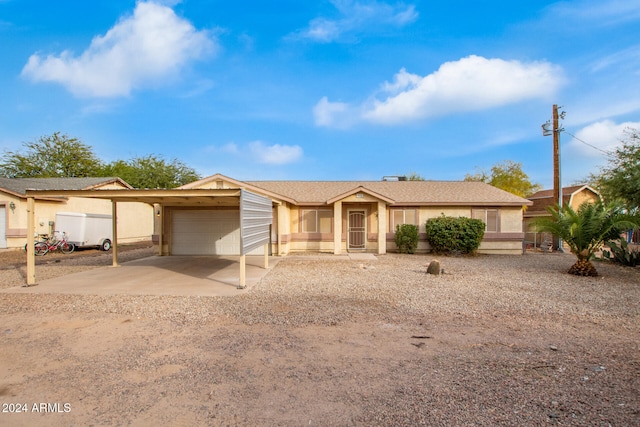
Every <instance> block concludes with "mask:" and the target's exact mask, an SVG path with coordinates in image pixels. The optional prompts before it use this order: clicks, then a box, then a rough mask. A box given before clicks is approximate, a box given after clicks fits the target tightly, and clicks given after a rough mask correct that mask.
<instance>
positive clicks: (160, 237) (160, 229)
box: [153, 204, 164, 256]
mask: <svg viewBox="0 0 640 427" xmlns="http://www.w3.org/2000/svg"><path fill="white" fill-rule="evenodd" d="M153 211H154V212H153V214H154V215H155V216H156V217H157V219H156V220H154V224H158V228H157V230H156V231H157V233H158V255H159V256H162V255H163V253H162V246H163V245H164V208H163V206H162V205H160V204H157V205H156V206H154V209H153ZM156 212H157V214H156Z"/></svg>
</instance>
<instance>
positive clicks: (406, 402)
mask: <svg viewBox="0 0 640 427" xmlns="http://www.w3.org/2000/svg"><path fill="white" fill-rule="evenodd" d="M152 253H153V252H152V248H151V247H150V246H149V245H144V244H140V245H133V246H131V247H128V248H125V247H122V249H121V257H120V259H121V262H126V260H130V259H135V258H137V257H144V256H149V255H151V254H152ZM12 257H13V258H12ZM20 257H21V258H20ZM47 257H50V258H47ZM16 259H17V261H16ZM433 259H434V256H432V255H413V256H411V255H404V256H403V255H396V254H387V255H384V256H379V257H377V260H375V261H371V262H362V261H353V260H336V259H334V258H333V257H331V256H323V257H289V258H284V259H283V260H281V261H280V262H279V263H278V264H277V265H276V266H275V267H274V268H273V269H272V271H270V272H269V273H268V274H267V276H265V278H264V279H263V280H262V281H261V282H260V283H258V285H256V286H255V287H254V288H253V289H251V290H250V291H249V292H248V293H246V294H243V295H240V296H237V297H225V298H219V297H160V296H126V295H122V296H108V297H107V296H90V295H89V296H87V295H82V296H81V295H53V294H49V295H47V294H7V293H1V292H0V319H1V321H2V329H1V330H0V333H2V335H3V339H2V341H1V344H0V360H1V361H2V363H1V364H0V402H1V403H2V405H3V407H2V409H3V412H2V413H0V425H18V426H19V425H25V426H27V425H29V426H32V425H52V424H64V425H112V424H120V425H157V424H158V423H168V424H171V425H183V424H184V425H249V426H253V425H291V426H298V425H318V426H319V425H322V426H327V425H329V426H331V425H341V426H342V425H354V426H371V425H398V426H404V425H407V426H415V425H436V426H437V425H442V426H449V425H507V426H516V425H518V426H519V425H575V426H585V425H589V426H601V425H602V426H608V425H612V426H631V425H640V344H639V343H640V321H639V320H640V309H639V308H640V269H638V268H635V269H634V268H624V267H619V266H616V265H613V264H608V263H596V264H595V265H596V268H598V271H599V272H600V277H597V278H586V277H575V276H570V275H568V274H566V273H565V272H566V270H568V268H569V267H570V266H571V264H572V263H573V262H574V257H573V256H571V255H568V254H540V253H528V254H526V255H524V256H478V257H469V258H466V257H441V258H439V259H440V261H441V264H442V267H443V268H444V270H445V272H444V274H443V275H441V276H431V275H427V274H426V273H425V272H426V265H427V264H428V263H429V262H430V261H431V260H433ZM25 262H26V261H25V255H24V252H17V253H9V252H3V253H0V288H7V287H10V286H20V285H21V284H23V283H24V263H25ZM110 262H111V259H110V255H109V254H104V253H100V252H97V251H85V252H80V253H78V254H72V255H71V256H70V255H60V256H56V257H55V258H54V257H51V256H50V255H47V256H45V257H42V258H39V259H38V260H37V266H36V268H37V275H38V277H39V278H41V279H45V278H51V277H56V276H60V275H64V274H69V273H71V272H76V271H79V270H82V269H88V268H96V267H99V266H104V265H109V264H110ZM41 403H45V405H44V408H45V409H50V410H45V411H40V410H38V409H41V408H43V407H42V405H40V404H41ZM47 404H49V405H48V406H47ZM11 405H13V406H11ZM18 405H20V408H21V409H20V410H21V411H22V409H26V411H22V412H20V413H17V411H16V408H17V407H18ZM34 405H35V406H34Z"/></svg>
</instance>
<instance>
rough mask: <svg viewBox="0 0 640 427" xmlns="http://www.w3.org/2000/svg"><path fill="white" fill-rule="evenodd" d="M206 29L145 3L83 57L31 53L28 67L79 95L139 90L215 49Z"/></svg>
mask: <svg viewBox="0 0 640 427" xmlns="http://www.w3.org/2000/svg"><path fill="white" fill-rule="evenodd" d="M215 47H216V44H215V42H214V41H213V40H212V38H211V37H210V35H209V34H208V33H207V32H206V31H197V30H196V29H195V28H194V27H193V25H191V23H190V22H188V21H186V20H185V19H183V18H180V17H178V16H177V15H176V14H175V13H174V11H173V10H172V9H170V8H169V7H166V6H163V5H160V4H157V3H153V2H140V3H138V4H137V5H136V8H135V10H134V12H133V15H132V16H128V17H125V18H122V19H121V20H120V21H119V22H118V23H116V24H115V25H114V26H113V27H112V28H111V29H110V30H109V31H108V32H107V33H106V34H105V35H104V36H96V37H95V38H94V39H93V40H92V41H91V45H90V46H89V48H88V49H87V50H85V51H84V52H83V53H82V54H81V55H80V56H77V57H76V56H74V55H73V54H72V53H71V52H69V51H64V52H62V53H61V54H60V55H58V56H56V55H48V56H47V57H41V56H40V55H39V54H34V55H31V57H30V58H29V61H28V62H27V64H26V65H25V67H24V68H23V70H22V75H23V76H24V77H27V78H30V79H31V80H33V81H35V82H56V83H60V84H62V85H64V86H65V87H67V89H69V90H70V91H71V92H73V93H74V94H76V95H78V96H89V97H117V96H126V95H128V94H129V93H130V92H131V91H132V90H133V89H135V88H139V87H143V86H146V85H149V84H157V83H158V82H161V81H162V80H163V79H165V78H167V77H173V76H175V75H176V74H177V73H178V71H179V70H180V69H181V68H182V67H183V66H184V65H185V64H187V63H188V62H189V61H190V60H193V59H198V58H201V57H203V56H204V55H206V54H208V53H211V52H212V51H214V50H215Z"/></svg>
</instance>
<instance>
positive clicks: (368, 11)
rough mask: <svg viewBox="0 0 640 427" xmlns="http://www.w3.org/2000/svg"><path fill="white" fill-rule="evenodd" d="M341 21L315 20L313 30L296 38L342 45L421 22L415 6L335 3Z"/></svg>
mask: <svg viewBox="0 0 640 427" xmlns="http://www.w3.org/2000/svg"><path fill="white" fill-rule="evenodd" d="M331 3H332V4H333V5H334V6H335V8H336V9H337V11H338V14H339V17H338V18H336V19H328V18H324V17H319V18H315V19H313V20H312V21H311V22H310V23H309V26H308V27H307V28H305V29H302V30H300V31H298V32H296V33H295V34H294V37H295V38H304V39H310V40H313V41H316V42H320V43H330V42H334V41H339V40H341V39H342V38H343V37H345V36H352V35H354V34H361V33H368V32H375V31H378V30H379V29H380V28H385V27H390V26H391V27H402V26H404V25H407V24H410V23H412V22H414V21H415V20H416V19H418V12H416V10H415V6H413V5H408V6H407V5H405V4H402V3H399V4H394V5H391V4H388V3H384V2H377V1H353V0H333V1H332V2H331Z"/></svg>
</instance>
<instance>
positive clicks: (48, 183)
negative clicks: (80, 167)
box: [0, 177, 133, 197]
mask: <svg viewBox="0 0 640 427" xmlns="http://www.w3.org/2000/svg"><path fill="white" fill-rule="evenodd" d="M116 182H117V183H120V184H122V185H123V186H124V187H126V188H129V189H131V188H133V187H131V186H130V185H129V184H127V183H126V182H125V181H123V180H122V179H120V178H114V177H106V178H105V177H103V178H2V177H0V191H5V192H7V193H11V194H13V195H15V196H18V197H26V190H27V189H29V190H91V189H95V188H97V187H101V186H103V185H107V184H112V183H116Z"/></svg>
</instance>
